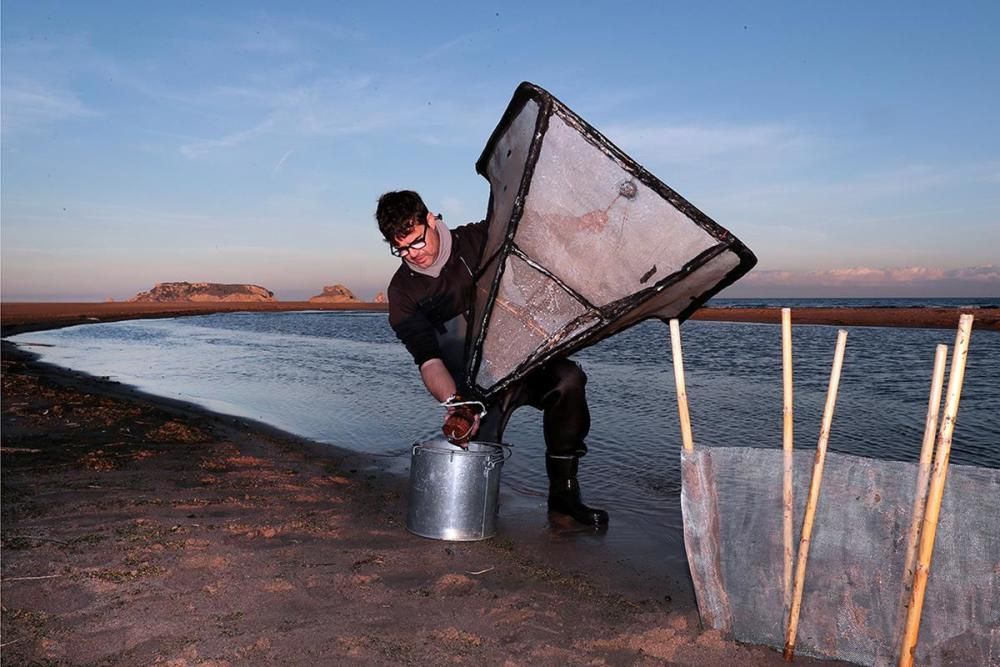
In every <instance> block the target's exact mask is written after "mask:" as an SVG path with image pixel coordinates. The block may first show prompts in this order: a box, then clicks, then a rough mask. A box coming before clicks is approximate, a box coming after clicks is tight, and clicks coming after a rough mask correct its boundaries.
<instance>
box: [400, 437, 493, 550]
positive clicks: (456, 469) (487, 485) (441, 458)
mask: <svg viewBox="0 0 1000 667" xmlns="http://www.w3.org/2000/svg"><path fill="white" fill-rule="evenodd" d="M506 460H507V455H506V454H505V450H504V447H503V446H502V445H497V444H493V443H489V442H470V443H469V448H468V449H467V450H466V449H461V448H459V447H456V446H455V445H453V444H451V443H450V442H448V441H447V440H445V439H444V438H436V439H434V440H428V441H427V442H421V443H417V444H415V445H413V452H412V455H411V457H410V500H409V506H408V507H407V511H406V528H407V530H409V531H410V532H411V533H415V534H417V535H420V536H421V537H430V538H432V539H436V540H451V541H456V542H465V541H471V540H485V539H487V538H489V537H493V536H494V535H495V534H496V532H497V530H496V528H497V513H498V511H499V509H500V503H499V499H500V469H501V468H502V467H503V464H504V461H506Z"/></svg>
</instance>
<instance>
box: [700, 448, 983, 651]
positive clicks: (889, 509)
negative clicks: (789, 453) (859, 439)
mask: <svg viewBox="0 0 1000 667" xmlns="http://www.w3.org/2000/svg"><path fill="white" fill-rule="evenodd" d="M813 456H814V454H813V452H809V451H802V452H797V453H796V454H795V467H794V498H795V524H794V525H795V539H794V541H793V544H794V548H793V552H794V551H795V550H797V548H798V539H799V533H800V530H801V522H802V516H803V513H804V508H805V500H806V497H807V494H808V489H809V482H810V476H811V474H812V464H813ZM682 474H683V490H682V493H681V507H682V510H683V513H684V532H685V545H686V548H687V550H688V562H689V565H690V568H691V575H692V579H693V580H694V582H695V591H696V594H697V597H698V606H699V611H700V612H701V615H702V620H703V622H704V623H705V624H706V625H708V626H711V627H715V628H718V629H720V630H723V631H726V632H729V633H731V634H732V636H733V637H734V638H735V639H738V640H740V641H746V642H750V643H755V644H765V645H770V646H774V647H776V648H777V647H781V646H783V645H784V628H785V621H786V616H785V615H786V613H787V612H786V608H785V592H784V586H783V583H782V580H783V572H784V562H783V555H782V554H783V546H784V544H783V528H782V526H783V519H782V477H783V472H782V452H781V450H773V449H753V448H728V447H708V448H705V447H703V448H701V449H698V450H696V451H694V452H690V453H684V454H682ZM916 478H917V466H916V464H913V463H903V462H898V461H882V460H875V459H868V458H863V457H856V456H849V455H845V454H838V453H834V452H830V453H828V454H827V459H826V465H825V468H824V473H823V483H822V486H821V491H820V498H819V504H818V507H817V511H816V519H815V523H814V526H813V533H812V544H811V547H810V549H809V561H808V569H807V573H806V579H805V588H804V591H803V598H802V611H801V615H800V619H799V629H798V635H797V638H796V643H795V650H796V653H797V654H800V653H801V654H805V655H812V656H815V657H824V658H836V659H841V660H848V661H851V662H855V663H859V664H865V665H893V664H896V660H897V658H898V645H897V644H898V641H899V638H900V637H901V635H902V627H903V621H904V618H905V610H904V609H903V606H902V602H904V597H905V596H906V595H907V593H908V589H905V588H904V582H903V568H904V563H905V557H906V549H907V539H908V538H907V536H908V533H909V527H910V518H911V514H912V505H913V498H914V493H915V486H916ZM935 545H936V546H935V549H934V556H933V560H932V563H931V568H930V578H929V581H928V587H927V594H926V597H925V602H924V610H923V620H922V623H921V626H920V637H919V643H918V645H917V652H916V659H917V662H918V664H921V665H992V664H1000V584H998V579H1000V470H995V469H990V468H977V467H971V466H954V465H953V466H950V467H949V470H948V477H947V484H946V486H945V494H944V498H943V502H942V506H941V518H940V523H939V526H938V531H937V539H936V543H935Z"/></svg>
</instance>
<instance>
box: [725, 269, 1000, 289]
mask: <svg viewBox="0 0 1000 667" xmlns="http://www.w3.org/2000/svg"><path fill="white" fill-rule="evenodd" d="M956 281H958V282H971V283H977V284H980V285H990V284H992V285H995V286H996V287H997V289H998V292H1000V266H996V265H985V266H970V267H963V268H957V269H943V268H939V267H928V266H902V267H891V268H873V267H868V266H854V267H845V268H834V269H826V270H822V271H752V272H751V273H750V274H748V275H747V276H746V277H745V278H743V279H742V280H741V282H742V283H743V284H745V285H748V286H749V285H753V286H758V287H779V286H780V287H814V286H820V287H845V288H850V287H893V286H899V285H918V284H924V285H927V284H931V283H940V282H956Z"/></svg>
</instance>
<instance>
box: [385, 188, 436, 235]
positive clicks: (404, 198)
mask: <svg viewBox="0 0 1000 667" xmlns="http://www.w3.org/2000/svg"><path fill="white" fill-rule="evenodd" d="M375 219H376V220H377V221H378V228H379V231H381V232H382V237H383V238H384V239H385V240H386V242H387V243H390V244H392V243H395V242H396V239H398V238H401V237H403V236H406V235H407V234H409V233H410V232H411V231H413V228H414V227H415V226H416V225H418V224H419V223H421V222H423V221H425V220H426V219H427V206H426V205H425V204H424V200H423V199H421V198H420V195H418V194H417V193H416V192H414V191H413V190H399V191H397V192H386V193H385V194H384V195H382V196H381V197H379V198H378V207H377V208H376V209H375Z"/></svg>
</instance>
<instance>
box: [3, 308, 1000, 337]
mask: <svg viewBox="0 0 1000 667" xmlns="http://www.w3.org/2000/svg"><path fill="white" fill-rule="evenodd" d="M295 310H366V311H374V312H385V311H387V310H388V307H387V306H386V305H385V304H383V303H310V302H308V301H274V302H268V303H256V302H241V301H232V302H179V303H131V302H121V303H117V302H113V303H4V304H2V305H0V323H2V329H3V335H4V336H9V335H12V334H15V333H23V332H26V331H34V330H37V329H51V328H53V327H57V326H71V325H74V324H86V323H88V322H113V321H116V320H128V319H141V318H157V317H180V316H183V315H207V314H209V313H223V312H244V311H249V312H284V311H295ZM963 312H971V313H974V314H975V316H976V319H975V323H974V325H973V326H974V327H975V328H976V329H988V330H993V331H1000V308H980V309H972V310H969V311H965V310H960V309H955V308H798V309H795V310H794V311H792V321H793V322H794V323H796V324H827V325H835V326H871V327H918V328H931V329H952V328H955V327H957V326H958V318H959V316H960V315H961V314H962V313H963ZM692 319H695V320H704V321H714V322H754V323H762V324H766V323H778V322H780V321H781V309H780V308H702V309H701V310H699V311H697V312H696V313H695V314H694V317H693V318H692Z"/></svg>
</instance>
